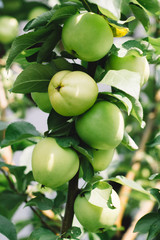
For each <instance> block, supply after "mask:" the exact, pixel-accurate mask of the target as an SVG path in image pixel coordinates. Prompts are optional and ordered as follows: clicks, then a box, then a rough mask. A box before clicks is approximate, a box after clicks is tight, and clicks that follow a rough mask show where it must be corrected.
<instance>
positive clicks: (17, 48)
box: [6, 26, 54, 69]
mask: <svg viewBox="0 0 160 240" xmlns="http://www.w3.org/2000/svg"><path fill="white" fill-rule="evenodd" d="M53 30H54V26H49V27H46V28H43V29H39V30H37V31H35V32H29V33H27V34H23V35H21V36H19V37H17V38H16V39H15V40H14V42H13V44H12V46H11V49H10V52H9V56H8V59H7V63H6V69H9V67H10V65H11V63H12V62H13V61H14V59H15V58H16V57H17V56H18V55H19V54H20V53H21V52H22V51H23V50H25V49H27V48H29V47H31V46H33V45H34V44H36V43H37V42H40V41H42V40H43V39H44V38H45V37H46V36H47V35H48V34H49V33H50V32H52V31H53Z"/></svg>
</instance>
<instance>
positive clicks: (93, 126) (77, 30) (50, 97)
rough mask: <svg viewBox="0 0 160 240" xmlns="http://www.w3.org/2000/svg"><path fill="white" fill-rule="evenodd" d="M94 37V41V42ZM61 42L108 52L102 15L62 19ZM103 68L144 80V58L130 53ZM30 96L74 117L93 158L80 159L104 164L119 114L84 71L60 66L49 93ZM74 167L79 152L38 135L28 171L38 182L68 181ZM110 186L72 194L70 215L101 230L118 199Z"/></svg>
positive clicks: (118, 129)
mask: <svg viewBox="0 0 160 240" xmlns="http://www.w3.org/2000/svg"><path fill="white" fill-rule="evenodd" d="M84 26H85V27H84ZM76 36H78V38H77V37H76ZM95 36H96V41H94V42H93V41H92V40H93V38H95ZM62 42H63V45H64V48H65V49H66V51H67V52H68V53H70V54H72V55H74V56H75V57H77V58H79V59H81V60H84V61H88V62H92V61H98V60H99V59H101V58H103V57H104V56H105V55H106V54H107V53H108V51H109V50H110V48H111V46H112V44H113V34H112V31H111V29H110V27H109V25H108V23H107V22H106V20H105V19H104V18H103V17H102V16H100V15H98V14H95V13H91V12H88V13H81V14H76V15H74V16H72V17H70V18H69V19H68V20H67V21H66V22H65V24H64V26H63V29H62ZM86 43H87V44H86ZM97 45H98V47H97ZM95 49H96V50H95ZM141 66H142V67H141ZM108 67H109V68H110V69H114V70H119V69H127V70H130V71H135V72H139V73H140V75H141V86H142V85H143V84H144V83H145V82H146V81H147V80H148V76H149V70H148V69H149V67H148V62H147V60H146V59H145V57H141V56H136V55H135V54H132V53H129V54H128V55H126V56H125V57H124V58H119V57H117V56H111V57H110V58H109V62H108V63H107V66H106V68H108ZM32 98H33V100H34V101H35V102H36V103H37V105H38V107H39V108H40V109H41V110H43V111H44V112H48V113H49V112H50V111H51V109H52V108H53V109H54V110H55V111H56V112H57V113H58V114H60V115H62V116H67V117H68V116H71V117H75V131H76V134H77V135H78V137H79V139H80V141H81V142H82V143H84V144H86V145H88V146H89V147H90V148H91V149H92V153H93V159H92V160H91V159H87V157H84V156H83V158H85V161H90V163H91V165H92V166H93V169H94V171H95V172H97V171H103V170H105V169H106V168H107V167H108V165H109V164H110V163H111V161H112V159H113V155H114V152H115V149H116V148H117V146H118V145H119V144H120V143H121V141H122V139H123V135H124V119H123V115H122V113H121V111H120V109H119V108H118V107H117V106H116V105H115V104H113V103H111V102H109V101H106V100H101V99H98V86H97V83H96V82H95V80H94V79H93V78H92V77H91V76H90V75H89V74H87V73H86V72H83V71H69V70H63V71H59V72H57V73H56V74H55V75H54V76H53V77H52V79H51V80H50V83H49V86H48V93H32ZM44 103H45V104H44ZM79 167H80V160H79V154H78V153H77V152H76V151H75V150H74V149H72V148H70V147H68V148H62V147H61V146H59V145H58V143H57V142H56V139H54V138H52V137H46V138H44V139H42V140H40V141H39V142H38V143H37V145H36V146H35V148H34V151H33V155H32V170H33V175H34V178H35V180H36V181H38V182H39V183H41V184H42V185H45V186H47V187H50V188H53V189H55V188H57V187H59V186H61V185H63V184H65V183H67V182H68V181H69V180H71V179H72V178H73V177H74V176H75V174H76V173H77V171H78V169H79ZM46 176H47V177H46ZM110 187H111V186H110ZM110 187H109V188H106V189H101V188H96V187H95V188H93V189H92V190H90V191H87V192H83V193H80V194H79V195H78V196H77V198H76V200H75V204H74V211H75V215H76V217H77V218H78V220H79V222H80V223H81V224H82V225H83V226H84V227H85V228H86V229H87V230H88V231H91V232H99V231H103V230H106V229H107V228H108V227H109V226H111V225H113V224H114V223H115V221H116V218H117V216H118V214H119V211H120V200H119V197H118V195H117V193H116V192H115V191H114V190H113V189H112V188H110ZM86 212H87V214H86Z"/></svg>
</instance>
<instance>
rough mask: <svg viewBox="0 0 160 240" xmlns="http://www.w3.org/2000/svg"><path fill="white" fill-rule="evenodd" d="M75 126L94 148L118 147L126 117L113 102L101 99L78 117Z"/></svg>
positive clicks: (80, 135) (78, 132) (81, 136)
mask: <svg viewBox="0 0 160 240" xmlns="http://www.w3.org/2000/svg"><path fill="white" fill-rule="evenodd" d="M75 127H76V131H77V134H78V135H79V137H80V138H81V139H82V140H83V141H84V142H85V143H86V144H88V145H89V146H90V147H92V148H94V149H101V150H107V149H113V148H116V147H117V146H118V145H119V144H120V142H121V141H122V139H123V134H124V119H123V115H122V113H121V111H120V109H119V108H118V107H117V106H116V105H115V104H113V103H110V102H107V101H99V102H97V103H95V104H94V105H93V107H92V108H91V109H89V110H88V111H87V112H86V113H84V114H82V115H81V116H79V117H77V119H76V121H75Z"/></svg>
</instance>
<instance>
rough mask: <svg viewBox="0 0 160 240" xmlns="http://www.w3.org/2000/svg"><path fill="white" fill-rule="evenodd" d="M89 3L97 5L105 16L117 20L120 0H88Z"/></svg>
mask: <svg viewBox="0 0 160 240" xmlns="http://www.w3.org/2000/svg"><path fill="white" fill-rule="evenodd" d="M88 1H89V2H90V3H94V4H96V5H98V8H99V10H100V12H101V13H102V14H104V15H105V16H107V17H109V18H111V19H114V20H118V19H120V8H121V2H122V0H110V1H103V0H88Z"/></svg>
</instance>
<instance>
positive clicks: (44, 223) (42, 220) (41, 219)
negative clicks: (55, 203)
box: [25, 201, 59, 236]
mask: <svg viewBox="0 0 160 240" xmlns="http://www.w3.org/2000/svg"><path fill="white" fill-rule="evenodd" d="M25 202H26V203H27V201H25ZM29 207H30V208H31V210H32V211H33V212H34V213H35V214H36V216H37V217H38V218H39V219H40V221H41V223H42V224H43V225H44V226H45V227H46V228H48V229H49V230H50V231H51V232H53V233H54V234H55V235H57V236H58V235H59V234H58V233H57V232H56V231H55V230H54V228H52V227H51V226H50V225H48V224H47V222H46V221H45V220H44V219H43V217H42V216H41V214H40V213H39V212H38V211H37V210H36V209H35V208H34V207H33V206H29Z"/></svg>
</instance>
